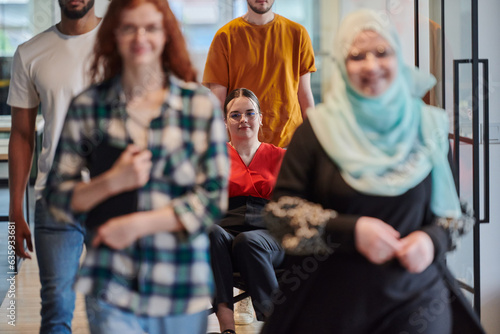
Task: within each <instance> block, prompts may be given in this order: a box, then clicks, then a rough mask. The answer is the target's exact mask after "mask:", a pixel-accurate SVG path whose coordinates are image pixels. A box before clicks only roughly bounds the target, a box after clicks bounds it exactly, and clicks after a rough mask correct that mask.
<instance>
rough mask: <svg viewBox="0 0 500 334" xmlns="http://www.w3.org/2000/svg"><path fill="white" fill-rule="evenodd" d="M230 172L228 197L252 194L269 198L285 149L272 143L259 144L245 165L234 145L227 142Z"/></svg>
mask: <svg viewBox="0 0 500 334" xmlns="http://www.w3.org/2000/svg"><path fill="white" fill-rule="evenodd" d="M227 148H228V152H229V159H230V160H231V173H230V176H229V197H236V196H253V197H261V198H265V199H269V198H270V197H271V193H272V191H273V189H274V184H275V183H276V178H277V177H278V172H279V170H280V167H281V161H282V160H283V156H284V155H285V150H284V149H282V148H281V147H276V146H274V145H272V144H267V143H262V144H260V146H259V148H258V149H257V152H255V155H254V157H253V159H252V161H251V162H250V164H249V165H248V166H247V165H245V163H244V162H243V160H241V157H240V155H239V154H238V152H237V151H236V149H235V148H234V147H232V146H231V145H230V144H229V143H227Z"/></svg>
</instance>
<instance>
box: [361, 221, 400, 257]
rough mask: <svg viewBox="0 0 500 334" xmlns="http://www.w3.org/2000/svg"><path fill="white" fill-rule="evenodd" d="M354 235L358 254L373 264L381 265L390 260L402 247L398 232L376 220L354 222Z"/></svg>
mask: <svg viewBox="0 0 500 334" xmlns="http://www.w3.org/2000/svg"><path fill="white" fill-rule="evenodd" d="M354 235H355V244H356V249H357V250H358V252H360V253H361V254H363V255H364V256H365V257H366V258H367V259H368V260H369V261H370V262H372V263H374V264H382V263H385V262H387V261H389V260H392V259H393V258H394V257H395V256H396V253H397V252H398V251H400V250H401V247H402V245H401V243H400V241H399V237H400V234H399V232H398V231H396V230H395V229H394V228H393V227H392V226H391V225H389V224H387V223H385V222H383V221H382V220H380V219H377V218H373V217H361V218H359V219H358V221H357V222H356V227H355V229H354Z"/></svg>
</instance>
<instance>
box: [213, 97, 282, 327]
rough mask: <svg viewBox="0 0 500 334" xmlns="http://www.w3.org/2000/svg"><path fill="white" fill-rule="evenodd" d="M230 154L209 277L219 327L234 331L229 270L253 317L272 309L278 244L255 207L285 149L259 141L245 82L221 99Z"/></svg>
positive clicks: (255, 109) (263, 199)
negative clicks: (241, 284) (242, 287)
mask: <svg viewBox="0 0 500 334" xmlns="http://www.w3.org/2000/svg"><path fill="white" fill-rule="evenodd" d="M224 120H225V123H226V128H227V130H228V132H229V136H230V140H231V141H230V142H229V143H227V146H228V150H229V157H230V160H231V174H230V177H229V209H228V212H227V214H226V216H225V217H224V218H223V219H222V220H221V221H220V223H219V224H218V225H215V226H214V228H213V230H212V232H211V233H210V242H211V254H212V268H213V272H214V277H215V285H216V297H215V303H214V307H215V309H216V315H217V318H218V320H219V324H220V327H221V330H222V333H226V334H229V333H234V329H235V323H234V314H233V302H232V300H233V272H240V273H241V277H242V278H243V279H244V280H245V283H246V285H247V286H248V291H249V293H250V296H251V297H252V303H253V305H254V309H255V313H256V316H257V319H258V320H265V318H266V317H267V316H268V315H269V312H270V311H271V309H272V300H271V293H272V292H273V290H275V289H277V288H278V282H277V280H276V276H275V274H274V268H277V267H278V266H279V265H280V264H281V263H282V262H283V258H284V254H285V253H284V251H283V249H282V248H281V246H280V245H279V244H278V243H277V242H276V241H275V240H274V239H273V238H272V237H271V235H270V234H269V232H268V231H267V230H266V228H265V224H264V221H263V219H262V214H261V211H262V209H263V208H264V206H265V205H266V203H267V202H268V201H269V198H270V197H271V193H272V191H273V188H274V184H275V182H276V177H277V175H278V172H279V169H280V166H281V160H282V159H283V155H284V154H285V150H284V149H282V148H280V147H276V146H274V145H271V144H267V143H261V142H260V141H259V138H258V135H259V129H260V126H261V125H262V114H261V112H260V105H259V100H258V99H257V97H256V96H255V94H254V93H253V92H251V91H250V90H248V89H246V88H239V89H235V90H233V91H232V92H231V93H229V95H228V96H227V98H226V101H225V103H224Z"/></svg>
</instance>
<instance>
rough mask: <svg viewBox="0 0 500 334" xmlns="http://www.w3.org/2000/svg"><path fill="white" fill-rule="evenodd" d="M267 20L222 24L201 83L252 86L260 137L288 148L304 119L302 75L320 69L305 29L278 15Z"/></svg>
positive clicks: (239, 86) (237, 21) (234, 21)
mask: <svg viewBox="0 0 500 334" xmlns="http://www.w3.org/2000/svg"><path fill="white" fill-rule="evenodd" d="M274 15H275V16H274V20H272V21H271V22H269V23H267V24H265V25H254V24H251V23H248V22H246V21H245V20H244V19H243V18H241V17H240V18H237V19H234V20H232V21H231V22H229V23H227V24H226V25H225V26H223V27H222V28H220V29H219V31H217V33H216V34H215V37H214V39H213V41H212V45H211V46H210V50H209V51H208V56H207V62H206V65H205V71H204V73H203V84H204V85H207V84H209V83H215V84H219V85H222V86H225V87H227V89H228V93H229V92H231V91H232V90H233V89H236V88H248V89H250V90H251V91H253V92H254V93H255V95H257V97H258V98H259V102H260V105H261V112H262V114H263V120H262V122H263V128H262V133H261V135H260V138H259V139H260V140H261V141H263V142H266V143H271V144H274V145H276V146H280V147H286V146H287V145H288V144H289V143H290V140H291V138H292V135H293V133H294V132H295V129H296V128H297V127H298V126H299V125H300V124H301V123H302V113H301V110H300V105H299V99H298V96H297V92H298V88H299V78H300V77H301V76H302V75H304V74H307V73H309V72H314V71H316V67H315V65H314V51H313V48H312V44H311V39H310V38H309V35H308V33H307V31H306V29H305V28H304V27H303V26H301V25H300V24H298V23H296V22H293V21H290V20H288V19H287V18H285V17H283V16H280V15H278V14H274Z"/></svg>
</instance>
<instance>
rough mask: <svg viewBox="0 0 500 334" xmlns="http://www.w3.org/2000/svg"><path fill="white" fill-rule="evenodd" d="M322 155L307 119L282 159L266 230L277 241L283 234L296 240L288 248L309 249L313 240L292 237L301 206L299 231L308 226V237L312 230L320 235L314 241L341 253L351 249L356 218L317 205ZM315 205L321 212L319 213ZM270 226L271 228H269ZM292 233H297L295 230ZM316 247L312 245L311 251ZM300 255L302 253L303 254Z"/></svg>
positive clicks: (298, 236) (300, 234) (295, 235)
mask: <svg viewBox="0 0 500 334" xmlns="http://www.w3.org/2000/svg"><path fill="white" fill-rule="evenodd" d="M324 154H325V153H324V152H323V150H322V147H321V145H320V143H319V142H318V140H317V138H316V136H315V135H314V132H313V130H312V128H311V125H310V123H309V122H308V121H307V120H306V121H305V122H304V124H302V125H301V126H300V127H299V128H298V129H297V131H296V132H295V134H294V136H293V138H292V141H291V142H290V145H289V147H288V149H287V152H286V154H285V157H284V159H283V163H282V165H281V169H280V172H279V175H278V179H277V181H276V187H275V189H274V192H273V196H272V201H271V206H269V209H267V210H266V211H265V215H266V221H267V223H268V228H269V230H270V231H275V232H276V233H275V237H276V238H277V239H279V240H280V241H283V239H284V238H285V239H286V237H285V235H287V234H288V235H293V238H295V241H294V242H290V245H299V246H298V247H302V246H304V245H309V246H310V245H311V243H312V242H313V239H314V238H313V237H311V238H310V239H309V240H304V239H305V238H306V237H304V235H303V234H302V233H295V234H294V232H292V230H294V229H297V228H298V227H297V226H291V225H294V224H297V220H298V217H299V215H298V214H297V213H296V211H297V208H298V207H300V211H301V214H302V215H300V217H303V220H305V221H306V222H304V223H303V224H302V228H306V226H307V229H309V230H310V231H312V232H311V235H313V236H316V235H317V234H316V232H315V230H317V231H318V233H319V237H320V238H319V239H314V240H316V241H317V242H319V243H321V242H323V243H326V246H328V247H331V246H334V247H335V248H339V247H340V248H341V249H342V250H344V251H346V250H354V227H355V224H356V221H357V220H358V218H359V216H355V215H342V214H340V215H339V214H338V213H336V212H334V211H333V210H329V209H327V208H325V206H322V205H321V203H318V202H321V201H318V200H317V199H316V198H315V194H314V184H315V183H316V182H317V179H316V178H317V177H318V175H319V173H320V172H321V166H320V165H321V164H324V163H325V158H324ZM327 163H331V162H330V161H328V162H327ZM287 197H288V198H293V200H292V202H293V203H294V204H290V201H286V200H285V199H284V198H287ZM318 206H319V207H320V210H321V211H318V210H319V209H318ZM270 208H273V209H274V210H272V209H270ZM292 210H295V211H293V212H294V214H291V211H292ZM277 212H279V214H281V216H280V217H277V215H278V214H277ZM304 212H305V213H304ZM292 220H293V221H292ZM318 220H319V221H318ZM270 224H273V225H274V226H270ZM279 224H281V225H284V226H285V228H284V229H283V228H277V227H276V225H279ZM302 231H304V230H302ZM295 232H297V231H296V230H295ZM306 235H307V233H306ZM306 239H307V238H306ZM283 246H284V248H285V249H286V250H288V251H290V252H294V251H293V250H291V249H290V247H287V245H286V244H284V245H283ZM323 246H324V245H323ZM315 247H316V246H314V245H313V246H312V248H315ZM320 248H321V247H320ZM315 249H317V248H315ZM302 254H304V253H303V252H302Z"/></svg>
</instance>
